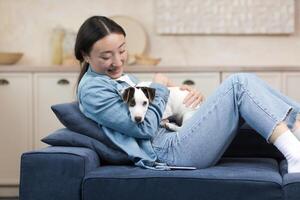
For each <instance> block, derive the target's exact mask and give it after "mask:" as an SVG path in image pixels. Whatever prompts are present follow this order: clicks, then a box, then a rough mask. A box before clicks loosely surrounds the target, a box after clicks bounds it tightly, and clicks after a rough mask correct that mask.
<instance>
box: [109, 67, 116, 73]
mask: <svg viewBox="0 0 300 200" xmlns="http://www.w3.org/2000/svg"><path fill="white" fill-rule="evenodd" d="M107 71H108V72H116V71H117V68H116V67H114V68H110V69H108V70H107Z"/></svg>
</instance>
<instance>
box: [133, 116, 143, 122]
mask: <svg viewBox="0 0 300 200" xmlns="http://www.w3.org/2000/svg"><path fill="white" fill-rule="evenodd" d="M134 120H135V121H136V122H141V121H142V117H134Z"/></svg>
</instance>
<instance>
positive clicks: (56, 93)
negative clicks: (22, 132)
mask: <svg viewBox="0 0 300 200" xmlns="http://www.w3.org/2000/svg"><path fill="white" fill-rule="evenodd" d="M77 78H78V74H77V73H36V74H34V111H35V112H34V113H35V114H34V128H35V131H34V132H35V142H34V144H35V145H34V147H35V149H38V148H41V147H45V146H47V145H46V144H44V143H42V142H41V141H40V140H41V139H42V138H43V137H45V136H47V135H49V134H50V133H51V132H54V131H55V130H57V129H58V128H62V127H63V125H62V124H61V123H60V122H59V121H58V119H57V118H56V116H55V115H54V113H53V112H52V110H51V106H52V105H54V104H58V103H66V102H71V101H75V99H76V84H77Z"/></svg>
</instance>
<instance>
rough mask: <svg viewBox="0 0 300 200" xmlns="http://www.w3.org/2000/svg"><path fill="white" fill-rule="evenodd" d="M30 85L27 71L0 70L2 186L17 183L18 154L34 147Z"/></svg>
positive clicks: (0, 159)
mask: <svg viewBox="0 0 300 200" xmlns="http://www.w3.org/2000/svg"><path fill="white" fill-rule="evenodd" d="M32 84H33V83H32V74H30V73H0V97H1V100H0V102H1V104H0V113H1V114H0V123H1V125H0V128H1V129H0V131H1V140H0V152H1V153H0V162H1V164H0V166H1V167H0V185H1V186H3V185H5V186H11V185H17V184H18V183H19V175H20V157H21V154H22V153H23V152H25V151H29V150H32V148H33V142H32V137H33V127H32V123H33V117H32V116H33V101H32V99H33V98H32V92H33V91H32ZM1 193H3V192H2V191H1V190H0V194H1Z"/></svg>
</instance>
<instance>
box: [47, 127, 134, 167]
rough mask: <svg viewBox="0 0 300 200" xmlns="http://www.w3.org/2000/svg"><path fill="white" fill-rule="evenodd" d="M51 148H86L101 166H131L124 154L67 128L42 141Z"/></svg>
mask: <svg viewBox="0 0 300 200" xmlns="http://www.w3.org/2000/svg"><path fill="white" fill-rule="evenodd" d="M42 141H43V142H45V143H46V144H49V145H52V146H75V147H86V148H90V149H92V150H94V151H95V152H96V153H97V154H98V155H99V157H100V159H101V161H102V162H103V164H132V162H130V160H129V159H128V156H127V154H126V153H124V152H122V151H119V150H115V149H112V148H110V147H108V146H107V145H105V144H103V143H102V142H100V141H98V140H95V139H93V138H91V137H88V136H85V135H82V134H80V133H76V132H74V131H71V130H69V129H67V128H63V129H59V130H57V131H55V132H54V133H52V134H50V135H48V136H47V137H45V138H43V139H42Z"/></svg>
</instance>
